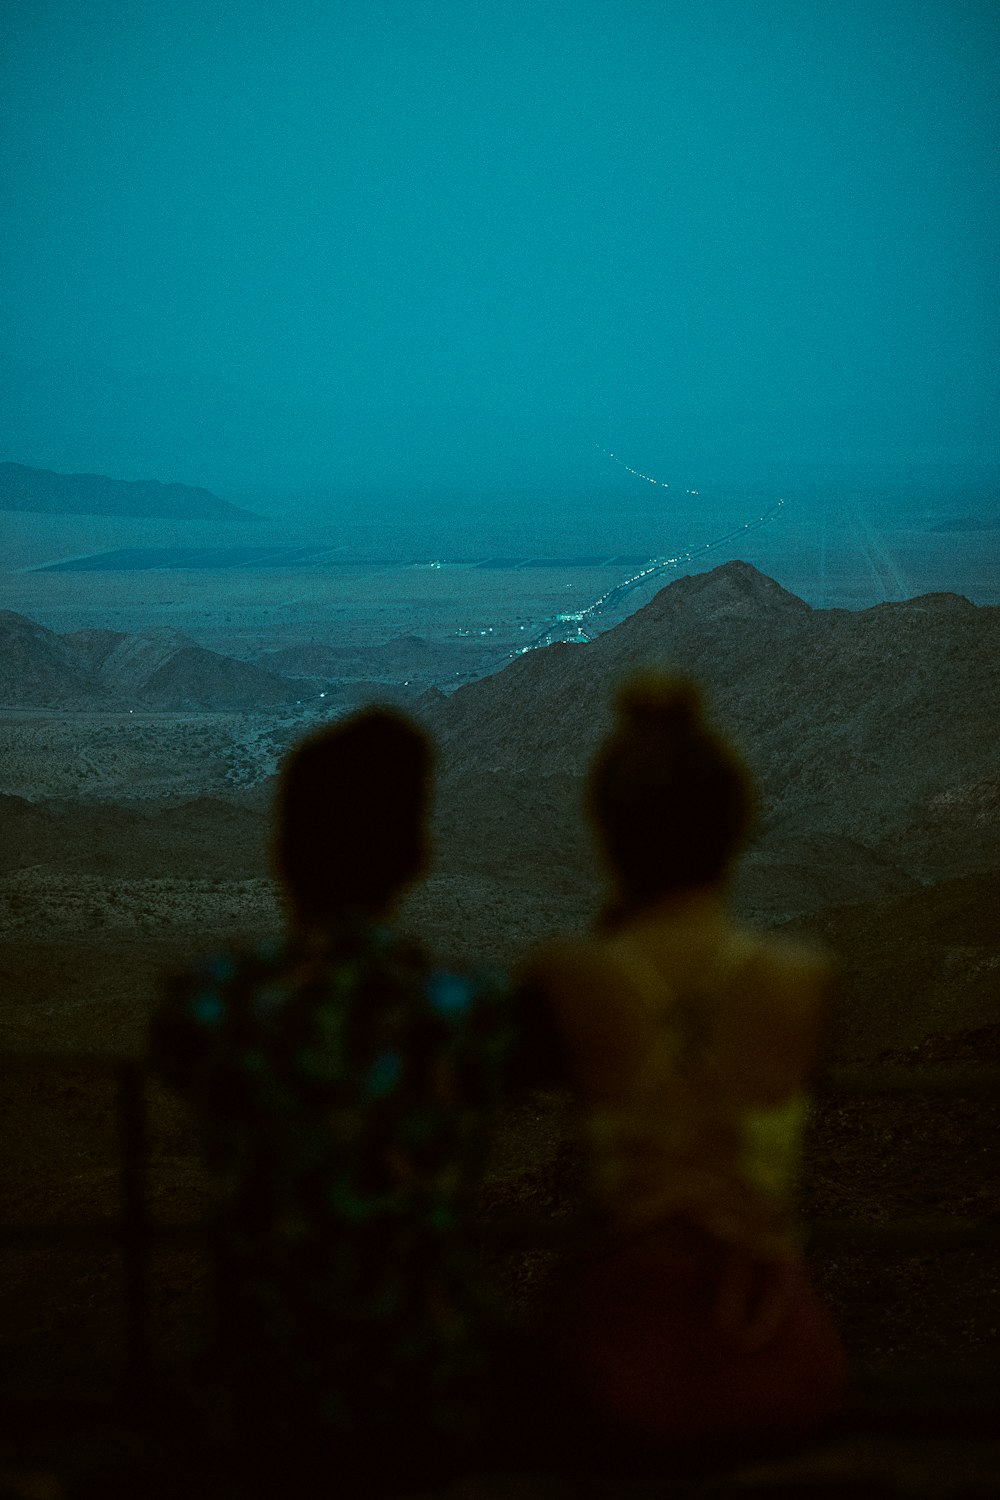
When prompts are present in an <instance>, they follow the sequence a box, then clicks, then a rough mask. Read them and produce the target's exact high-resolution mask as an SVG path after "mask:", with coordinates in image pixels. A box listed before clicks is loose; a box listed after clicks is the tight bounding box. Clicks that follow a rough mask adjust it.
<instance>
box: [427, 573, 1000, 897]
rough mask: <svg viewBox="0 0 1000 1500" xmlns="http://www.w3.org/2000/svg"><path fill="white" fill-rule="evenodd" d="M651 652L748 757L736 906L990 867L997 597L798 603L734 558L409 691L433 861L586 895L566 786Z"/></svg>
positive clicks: (999, 764)
mask: <svg viewBox="0 0 1000 1500" xmlns="http://www.w3.org/2000/svg"><path fill="white" fill-rule="evenodd" d="M648 664H656V665H660V666H663V667H668V668H674V669H677V670H680V671H683V672H686V673H690V674H692V675H693V676H695V677H696V678H697V679H698V681H699V682H701V683H702V684H703V686H704V687H705V689H706V691H707V693H708V696H709V700H710V703H711V706H712V709H713V711H714V713H715V714H717V716H718V719H719V721H720V722H721V723H722V725H723V726H724V727H725V728H726V729H727V730H728V731H729V732H730V733H732V734H733V736H734V737H735V738H736V739H737V741H738V742H739V743H740V744H741V745H742V746H743V748H744V750H745V753H746V755H747V757H748V759H749V761H750V763H751V764H752V766H753V767H754V769H755V772H756V775H757V778H758V781H759V783H760V787H761V792H762V818H761V828H760V835H759V840H758V844H757V847H756V850H755V851H754V853H753V854H752V855H751V857H750V859H749V860H748V861H747V862H746V864H745V866H744V869H743V871H742V873H741V892H742V896H743V901H744V905H745V906H746V908H747V909H748V910H751V911H756V912H757V914H758V915H760V916H761V917H763V918H766V919H768V920H771V919H777V918H780V917H781V916H782V915H783V914H784V915H788V916H791V915H795V914H800V913H802V912H804V911H808V910H815V909H819V908H820V907H822V906H825V905H828V904H829V903H830V902H834V903H843V902H849V901H852V900H869V899H872V898H873V897H874V896H876V895H878V894H886V895H888V894H901V893H903V892H905V890H907V889H908V888H909V887H910V886H911V885H912V883H913V882H914V881H925V880H928V879H940V878H944V877H947V876H953V875H955V876H957V875H961V874H963V873H966V872H967V871H970V870H976V869H986V868H991V867H993V868H1000V737H998V736H997V733H996V728H997V704H998V703H1000V609H997V608H989V607H977V606H975V605H973V604H971V603H970V602H969V601H968V600H967V599H964V598H962V597H960V596H958V595H951V594H932V595H927V596H925V597H923V598H917V599H910V600H907V601H905V602H904V603H899V604H880V605H878V606H876V607H875V608H872V609H867V610H861V611H848V610H819V609H812V608H810V606H809V605H807V604H805V603H804V602H803V601H802V600H801V599H798V598H796V597H795V596H794V595H792V594H789V593H787V592H786V591H785V590H784V589H782V588H781V587H780V586H779V585H778V584H777V583H775V582H774V580H773V579H770V578H766V577H765V576H764V575H762V574H761V573H759V572H758V571H757V570H756V569H755V568H753V567H751V566H750V565H749V564H747V563H741V562H733V563H727V564H725V565H724V566H723V567H720V568H716V569H714V570H713V571H712V572H710V573H704V574H698V575H694V576H691V577H688V578H681V579H678V580H677V581H676V582H675V583H673V584H671V585H669V587H667V588H665V589H663V590H661V592H660V593H659V594H657V595H656V597H655V598H654V599H653V600H652V601H651V602H650V603H649V604H648V605H646V606H645V608H643V609H641V610H639V611H638V612H637V613H636V614H635V615H633V616H631V618H629V619H628V620H626V621H624V622H623V623H622V624H621V625H618V626H616V627H615V628H614V629H612V630H609V631H607V632H606V633H605V634H604V635H601V636H598V637H597V638H596V639H595V640H594V641H592V642H591V643H589V644H586V645H554V646H549V647H546V648H543V649H539V650H535V651H530V652H528V653H526V654H525V655H523V656H520V657H517V658H515V660H514V661H513V662H512V663H511V664H510V666H508V667H507V668H506V669H505V670H504V671H502V672H499V673H497V674H496V675H495V676H493V677H487V678H483V679H481V680H480V681H478V682H474V683H470V684H469V685H468V686H466V687H462V688H460V689H459V690H458V691H457V692H456V693H455V694H454V695H453V696H452V697H450V698H444V697H442V696H440V695H437V696H435V697H434V698H433V699H431V698H425V699H423V700H421V703H422V710H421V711H422V713H423V716H424V718H425V720H426V722H427V724H428V727H429V728H430V729H431V730H432V731H433V733H434V734H435V735H436V737H437V738H438V740H439V741H440V742H441V744H442V757H441V763H442V772H443V777H442V789H441V798H440V813H439V825H440V828H439V837H440V846H441V849H442V855H443V858H444V860H445V862H448V861H452V862H453V863H454V864H455V865H456V866H458V867H460V868H462V869H466V870H468V871H469V872H470V873H471V872H482V873H484V874H486V873H487V872H488V871H493V872H494V873H496V875H497V877H498V878H500V877H501V876H502V875H503V872H504V866H505V865H506V866H508V867H509V870H510V872H511V876H512V879H513V880H514V881H515V882H520V883H521V884H522V885H525V884H526V883H527V882H528V881H529V880H534V879H535V878H536V877H535V876H534V875H533V874H532V873H531V872H532V871H533V870H536V869H538V870H542V871H544V870H546V869H547V870H549V871H550V872H552V873H551V879H559V880H561V881H565V880H566V879H570V880H572V881H576V882H577V883H578V884H579V888H580V892H581V899H582V895H583V893H584V891H585V888H587V887H588V886H589V888H590V889H591V890H592V889H594V888H595V887H596V862H595V857H594V853H593V851H592V849H591V847H590V844H589V840H588V838H587V837H586V835H585V833H584V832H583V831H582V829H581V825H580V818H579V808H580V796H581V789H582V778H583V776H584V773H585V771H586V767H587V765H588V763H589V761H590V759H591V756H592V754H593V751H594V749H595V747H596V745H597V743H598V742H599V740H600V739H601V738H602V736H603V735H604V734H605V732H606V731H607V729H608V727H609V725H610V722H611V704H612V701H613V697H614V692H615V688H616V686H617V684H618V683H619V682H620V681H621V679H622V678H623V677H625V676H626V675H627V674H628V673H629V672H630V671H634V670H635V669H636V668H638V667H641V666H643V665H648ZM651 836H654V837H662V836H663V834H662V832H660V833H651ZM554 849H556V850H558V851H559V852H558V855H557V856H555V857H553V855H552V850H554ZM546 851H548V852H546ZM578 870H579V871H580V872H581V873H580V874H579V875H578V874H577V873H576V872H577V871H578ZM556 871H558V875H557V874H556V873H555V872H556Z"/></svg>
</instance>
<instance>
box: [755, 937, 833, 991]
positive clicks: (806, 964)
mask: <svg viewBox="0 0 1000 1500" xmlns="http://www.w3.org/2000/svg"><path fill="white" fill-rule="evenodd" d="M736 949H737V952H738V953H739V954H740V955H741V956H743V957H745V970H746V974H747V977H748V980H749V981H750V982H751V983H752V984H753V985H754V986H759V987H760V988H761V989H762V990H763V991H764V992H765V993H766V994H767V995H769V996H770V997H771V998H772V999H773V1001H774V1002H775V1003H776V1004H779V1005H784V1006H788V1007H789V1008H791V1009H793V1010H800V1009H806V1010H808V1009H811V1008H814V1007H823V1006H825V1004H826V1003H827V1000H828V998H829V993H830V988H831V985H832V982H833V963H832V961H831V959H830V958H829V956H828V955H827V954H826V953H824V951H823V949H822V948H820V947H819V946H818V945H816V944H813V943H807V942H802V941H800V940H798V939H796V938H786V937H783V936H782V937H775V936H772V935H771V934H768V935H767V936H766V937H764V936H760V935H758V934H756V933H750V932H740V933H738V935H737V938H736Z"/></svg>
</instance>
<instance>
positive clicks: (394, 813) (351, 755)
mask: <svg viewBox="0 0 1000 1500" xmlns="http://www.w3.org/2000/svg"><path fill="white" fill-rule="evenodd" d="M431 759H432V756H431V746H430V741H429V740H428V739H427V736H426V735H425V734H424V733H423V731H422V730H421V729H419V728H418V726H417V725H416V724H414V723H413V722H412V720H410V719H408V718H406V717H405V715H403V714H400V713H396V712H395V711H394V710H393V709H388V708H371V709H366V710H364V711H363V712H361V713H357V714H353V715H352V716H351V717H350V718H349V719H344V720H342V721H341V722H340V723H337V724H333V725H331V726H330V727H329V728H326V729H321V730H320V731H319V732H318V733H316V734H313V735H311V736H310V737H309V738H308V739H305V740H303V741H302V742H301V743H300V744H299V745H297V746H296V748H295V749H294V750H293V751H292V752H291V754H290V755H289V756H288V757H287V759H286V760H285V763H284V765H283V767H282V773H281V780H280V784H279V790H278V798H277V806H276V824H275V832H274V843H273V860H274V867H275V870H276V873H277V874H278V876H279V878H280V879H281V881H282V882H283V884H284V886H285V888H286V890H287V892H288V897H289V900H290V902H291V907H292V911H293V914H294V916H295V917H296V918H297V919H298V920H299V921H300V922H303V923H305V924H308V925H314V924H322V923H324V922H327V921H329V920H331V919H335V918H336V917H337V915H338V914H342V913H344V912H346V911H349V910H354V911H362V912H378V911H380V910H381V909H383V908H384V907H386V906H387V905H389V904H390V903H391V902H392V900H393V899H394V898H395V897H396V896H397V895H398V894H399V892H400V891H401V890H402V889H403V887H404V886H406V885H408V884H409V883H410V881H412V880H415V879H416V878H417V876H418V875H420V874H421V872H422V871H423V869H424V866H425V864H426V861H427V832H426V817H427V800H428V795H429V790H430V774H431Z"/></svg>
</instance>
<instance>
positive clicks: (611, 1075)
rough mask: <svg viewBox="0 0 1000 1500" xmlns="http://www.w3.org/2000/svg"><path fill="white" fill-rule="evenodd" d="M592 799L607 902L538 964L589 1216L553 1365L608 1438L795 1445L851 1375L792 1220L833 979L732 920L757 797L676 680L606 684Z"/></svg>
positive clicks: (810, 960)
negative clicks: (573, 1118) (783, 1440)
mask: <svg viewBox="0 0 1000 1500" xmlns="http://www.w3.org/2000/svg"><path fill="white" fill-rule="evenodd" d="M588 799H589V810H590V813H591V816H592V818H593V821H594V823H595V825H596V829H597V833H598V836H599V839H600V842H601V845H602V847H603V850H604V852H605V855H606V858H607V862H608V865H609V867H610V873H611V876H612V881H613V888H614V889H613V897H612V900H611V902H610V904H609V906H608V908H607V910H606V911H605V913H604V916H603V918H602V921H601V923H600V926H599V929H598V930H597V931H596V932H595V934H594V935H593V936H591V937H588V938H585V939H581V940H576V941H568V940H567V941H564V942H561V943H558V944H554V945H552V946H551V947H550V948H549V949H548V950H547V951H546V952H544V953H542V954H541V955H539V956H538V958H537V959H536V961H535V963H534V965H533V975H534V982H535V984H536V985H537V986H538V987H540V989H541V990H542V992H543V993H544V994H545V995H546V996H547V998H548V1001H549V1003H550V1005H551V1007H552V1010H553V1012H554V1015H555V1018H556V1024H557V1028H558V1030H559V1032H560V1033H561V1036H562V1039H563V1042H564V1044H565V1046H566V1049H567V1053H568V1064H569V1068H570V1072H571V1075H572V1077H573V1079H574V1085H575V1089H576V1091H577V1093H578V1096H579V1099H580V1102H581V1105H582V1117H583V1123H584V1130H585V1138H586V1141H587V1146H588V1152H589V1160H590V1169H591V1180H592V1191H593V1194H594V1197H595V1200H596V1202H597V1205H598V1207H599V1209H600V1212H601V1214H602V1217H603V1231H602V1233H601V1235H600V1237H599V1244H598V1247H597V1249H596V1251H595V1252H594V1254H592V1255H591V1256H590V1258H589V1259H588V1260H587V1263H586V1265H585V1268H584V1269H583V1270H582V1272H581V1273H580V1275H579V1277H578V1279H577V1281H576V1284H575V1287H574V1290H573V1294H572V1296H571V1298H570V1300H569V1304H568V1307H567V1309H565V1310H564V1318H563V1321H562V1324H561V1331H560V1336H559V1337H560V1341H561V1343H562V1346H563V1348H562V1353H563V1359H564V1367H565V1368H566V1369H567V1370H569V1371H570V1374H571V1378H572V1379H573V1381H574V1383H575V1388H576V1389H577V1391H578V1392H579V1393H580V1395H581V1399H582V1400H583V1402H584V1403H585V1409H586V1410H588V1411H591V1412H596V1413H598V1414H599V1415H600V1416H601V1417H602V1418H603V1419H604V1421H605V1422H606V1423H607V1424H609V1426H610V1427H611V1428H612V1429H614V1430H617V1431H618V1432H619V1433H621V1434H622V1435H625V1434H628V1435H631V1436H632V1437H634V1438H642V1439H644V1440H650V1441H654V1442H660V1441H664V1442H668V1443H678V1444H689V1443H693V1444H698V1443H702V1444H705V1443H713V1444H717V1443H720V1442H727V1441H732V1442H735V1443H737V1444H739V1443H740V1442H741V1441H743V1440H765V1439H766V1438H767V1437H768V1436H774V1437H780V1436H781V1435H782V1434H789V1435H790V1434H794V1433H799V1432H805V1431H807V1430H808V1429H810V1428H811V1427H813V1426H814V1425H815V1424H817V1423H820V1422H822V1421H823V1420H824V1419H825V1418H826V1417H827V1416H829V1415H830V1414H832V1412H833V1411H834V1410H835V1409H836V1406H837V1404H838V1402H839V1399H840V1395H841V1390H842V1385H843V1381H844V1356H843V1351H842V1348H841V1344H840V1341H839V1338H838V1336H837V1334H836V1332H835V1330H834V1329H833V1327H832V1325H831V1324H830V1322H829V1321H828V1318H827V1316H826V1313H825V1312H824V1310H823V1308H822V1306H821V1305H820V1302H819V1300H818V1298H817V1296H816V1294H815V1292H814V1291H813V1289H812V1287H811V1285H810V1282H809V1279H808V1276H807V1273H806V1269H805V1266H804V1262H803V1256H802V1251H801V1246H800V1241H799V1235H798V1230H797V1225H796V1221H795V1215H794V1212H793V1205H792V1189H793V1182H794V1176H795V1168H796V1162H797V1158H798V1153H799V1146H800V1140H801V1134H802V1126H803V1118H804V1112H805V1108H806V1093H805V1090H806V1085H807V1080H808V1076H809V1073H810V1069H811V1068H812V1066H813V1063H814V1060H815V1058H816V1055H817V1050H818V1047H819V1044H820V1041H821V1038H822V1033H823V1027H824V1017H825V1015H826V1011H827V1002H828V990H829V977H828V972H827V966H826V963H825V961H824V960H823V959H822V958H821V957H820V956H818V955H817V954H816V953H814V952H812V951H810V950H808V949H806V948H804V947H799V946H794V945H792V944H790V943H785V942H779V941H778V940H777V939H773V938H765V937H759V936H755V935H754V934H752V933H751V932H749V931H747V930H745V929H744V928H742V927H741V926H739V925H738V924H736V923H735V922H734V921H733V920H732V919H731V918H730V916H729V915H728V912H727V909H726V899H725V897H726V886H727V879H728V876H729V872H730V869H731V867H732V864H733V861H734V858H735V856H736V854H737V853H738V851H739V850H740V847H741V845H742V843H743V841H744V839H745V837H746V835H747V832H748V830H749V827H750V824H751V821H752V816H753V810H754V793H753V788H752V783H751V780H750V776H749V774H748V772H747V770H746V768H745V767H744V765H743V764H742V762H741V760H740V759H739V757H738V756H737V754H736V753H735V751H734V750H733V749H732V748H731V746H730V745H729V744H728V743H727V742H726V741H725V740H724V739H723V738H722V737H721V736H720V735H719V734H718V733H716V732H715V731H714V729H713V728H712V727H711V726H710V725H709V723H708V722H707V720H706V718H705V714H704V710H703V706H702V701H701V697H700V694H699V692H698V691H697V689H696V688H695V687H694V686H693V684H691V683H689V682H687V681H684V680H679V679H673V678H667V677H663V676H659V675H648V676H645V677H641V678H637V679H636V680H634V681H633V682H631V683H630V684H629V685H627V686H626V687H625V688H624V689H623V691H622V692H621V694H620V697H619V700H618V721H617V726H616V727H615V729H614V731H613V732H612V733H611V735H610V736H609V738H608V739H607V740H606V741H605V742H604V744H603V745H602V746H601V748H600V750H599V751H598V754H597V757H596V759H595V761H594V764H593V767H592V770H591V773H590V780H589V788H588Z"/></svg>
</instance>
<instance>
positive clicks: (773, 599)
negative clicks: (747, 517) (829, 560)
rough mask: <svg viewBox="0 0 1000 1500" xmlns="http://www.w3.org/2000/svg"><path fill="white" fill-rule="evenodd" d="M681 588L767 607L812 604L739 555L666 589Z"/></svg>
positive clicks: (688, 594)
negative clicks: (741, 558) (735, 558)
mask: <svg viewBox="0 0 1000 1500" xmlns="http://www.w3.org/2000/svg"><path fill="white" fill-rule="evenodd" d="M675 590H676V591H677V594H678V597H679V598H680V597H683V598H685V599H690V598H695V597H699V596H700V597H703V598H704V599H705V600H706V601H712V602H715V601H719V602H720V603H721V602H723V601H725V602H728V603H736V602H740V603H744V604H748V605H752V606H754V605H755V606H760V607H762V608H765V609H775V608H779V609H795V610H808V609H809V607H810V606H809V605H808V604H807V603H806V602H805V600H804V599H800V598H799V597H798V595H797V594H790V593H789V592H788V590H787V589H783V588H782V587H781V584H780V583H777V582H776V581H775V580H774V579H773V578H769V577H768V576H767V574H766V573H761V572H760V571H759V569H757V568H755V567H754V566H753V564H752V563H748V562H742V561H740V560H739V559H737V560H735V561H733V562H727V563H722V564H721V565H720V566H719V567H718V568H712V570H711V571H710V572H708V573H692V574H690V575H689V576H688V577H686V578H678V579H677V580H676V582H674V583H671V584H668V585H667V589H666V590H665V591H664V592H669V593H673V592H674V591H675Z"/></svg>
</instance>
